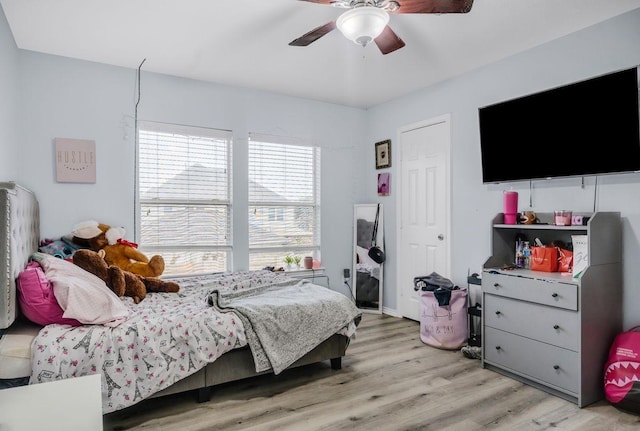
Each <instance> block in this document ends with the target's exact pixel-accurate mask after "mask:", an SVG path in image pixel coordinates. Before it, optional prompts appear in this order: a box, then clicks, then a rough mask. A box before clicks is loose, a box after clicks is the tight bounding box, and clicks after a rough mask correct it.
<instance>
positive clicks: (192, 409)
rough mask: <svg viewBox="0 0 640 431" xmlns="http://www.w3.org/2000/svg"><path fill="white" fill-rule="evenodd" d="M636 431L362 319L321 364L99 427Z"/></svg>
mask: <svg viewBox="0 0 640 431" xmlns="http://www.w3.org/2000/svg"><path fill="white" fill-rule="evenodd" d="M547 429H554V430H565V431H568V430H580V431H590V430H594V431H601V430H607V431H609V430H615V431H626V430H639V429H640V415H635V414H630V413H625V412H622V411H620V410H618V409H616V408H614V407H612V406H611V405H609V404H608V403H607V402H606V401H600V402H598V403H595V404H592V405H590V406H587V407H585V408H583V409H579V408H578V407H577V406H576V405H575V404H573V403H570V402H569V401H565V400H563V399H560V398H558V397H555V396H553V395H549V394H547V393H546V392H543V391H540V390H538V389H535V388H533V387H530V386H527V385H524V384H522V383H519V382H517V381H515V380H512V379H510V378H508V377H504V376H502V375H501V374H498V373H495V372H493V371H489V370H485V369H482V368H481V367H480V361H479V360H475V359H468V358H465V357H464V356H463V355H462V353H460V351H446V350H439V349H436V348H433V347H429V346H426V345H424V344H423V343H422V342H421V341H420V336H419V324H418V323H417V322H415V321H412V320H407V319H400V318H395V317H390V316H386V315H376V314H365V315H364V316H363V319H362V322H361V323H360V326H359V327H358V331H357V334H356V338H355V339H354V340H353V341H352V342H351V345H350V346H349V348H348V350H347V356H346V357H345V358H343V360H342V369H341V370H339V371H334V370H331V368H330V366H329V361H326V363H320V364H314V365H309V366H306V367H301V368H298V369H294V370H288V371H285V372H283V373H282V374H280V375H278V376H273V375H265V376H259V377H255V378H251V379H246V380H243V381H241V382H234V383H229V384H225V385H221V386H218V387H217V388H215V389H214V391H213V393H212V396H211V400H210V401H209V402H206V403H197V402H196V395H195V393H193V392H189V393H184V394H176V395H169V396H166V397H161V398H154V399H150V400H146V401H143V402H141V403H139V404H137V405H135V406H132V407H130V408H128V409H125V410H122V411H118V412H114V413H110V414H108V415H105V416H104V430H105V431H115V430H180V431H195V430H225V431H227V430H229V431H233V430H255V431H258V430H259V431H264V430H296V431H298V430H303V431H307V430H309V431H311V430H323V431H324V430H349V431H356V430H366V431H374V430H375V431H384V430H394V431H396V430H442V431H453V430H461V431H470V430H525V431H526V430H547Z"/></svg>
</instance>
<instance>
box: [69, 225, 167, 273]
mask: <svg viewBox="0 0 640 431" xmlns="http://www.w3.org/2000/svg"><path fill="white" fill-rule="evenodd" d="M124 234H125V230H124V228H122V227H111V226H109V225H106V224H102V223H98V222H96V221H93V220H89V221H87V222H83V223H79V224H78V225H76V227H75V229H74V231H73V241H74V242H75V243H77V244H79V245H82V246H85V247H88V248H90V249H91V250H93V251H96V252H100V251H101V250H103V258H104V259H105V260H106V261H107V264H109V265H115V266H117V267H119V268H121V269H123V270H125V271H129V272H133V273H134V274H138V275H142V276H144V277H159V276H160V275H162V273H163V272H164V259H163V257H162V256H160V255H154V256H152V257H151V258H150V259H149V258H148V257H147V256H146V255H145V254H144V253H142V252H140V251H139V250H138V249H137V247H138V245H137V244H135V243H132V242H129V241H126V240H124Z"/></svg>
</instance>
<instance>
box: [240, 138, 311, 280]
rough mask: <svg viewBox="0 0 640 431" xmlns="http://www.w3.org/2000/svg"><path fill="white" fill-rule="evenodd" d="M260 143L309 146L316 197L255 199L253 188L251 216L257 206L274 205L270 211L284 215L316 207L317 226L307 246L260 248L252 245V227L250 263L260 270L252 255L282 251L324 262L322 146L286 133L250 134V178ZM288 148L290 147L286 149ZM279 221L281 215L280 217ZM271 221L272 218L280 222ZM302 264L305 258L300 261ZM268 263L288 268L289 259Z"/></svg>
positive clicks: (250, 206)
mask: <svg viewBox="0 0 640 431" xmlns="http://www.w3.org/2000/svg"><path fill="white" fill-rule="evenodd" d="M260 143H269V144H277V145H282V146H285V147H286V146H301V147H309V148H311V150H312V160H311V166H310V168H311V169H312V172H311V178H312V182H313V184H312V186H311V188H312V197H311V199H310V200H308V201H304V202H301V203H297V202H292V201H287V200H275V201H266V200H252V197H251V191H250V192H249V201H248V211H249V219H250V218H251V211H253V210H254V208H255V207H269V206H271V207H273V209H274V211H272V212H270V215H275V214H283V213H285V212H286V209H287V208H297V207H304V208H306V207H312V208H313V216H312V220H313V223H314V226H313V228H312V231H313V233H312V244H311V245H304V246H296V245H293V244H289V245H282V246H276V245H274V246H268V247H260V246H256V245H253V244H252V239H251V230H250V229H249V232H248V235H247V236H248V238H249V265H250V269H260V267H261V266H262V265H257V266H256V264H254V263H252V256H254V255H256V254H261V253H278V254H279V255H281V256H282V258H284V256H286V255H296V256H299V257H301V258H302V259H304V257H305V256H309V255H310V256H312V257H313V258H314V260H317V261H320V259H321V244H320V237H321V205H320V204H321V201H320V195H321V189H320V183H321V177H320V169H321V165H320V157H321V154H320V147H318V146H315V145H313V144H312V143H310V142H307V141H304V140H301V139H297V138H290V137H283V136H274V135H266V134H259V133H249V148H248V162H247V163H248V165H249V166H248V169H247V170H248V175H249V180H251V177H252V168H251V159H252V156H251V154H252V145H254V144H256V145H259V144H260ZM285 151H286V150H285ZM276 220H277V217H276ZM276 220H271V221H276ZM300 265H302V261H301V262H300ZM267 266H275V267H276V268H278V267H281V266H282V267H285V262H284V261H283V259H278V260H275V261H273V262H271V263H270V264H268V265H267Z"/></svg>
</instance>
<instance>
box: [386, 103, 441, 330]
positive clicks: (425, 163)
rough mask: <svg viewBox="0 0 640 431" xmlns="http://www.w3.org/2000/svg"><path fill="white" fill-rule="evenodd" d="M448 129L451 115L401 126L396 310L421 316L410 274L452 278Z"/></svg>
mask: <svg viewBox="0 0 640 431" xmlns="http://www.w3.org/2000/svg"><path fill="white" fill-rule="evenodd" d="M450 144H451V133H450V125H449V116H448V115H446V116H442V117H437V118H434V119H432V120H429V121H426V122H422V123H419V124H414V125H412V126H409V127H406V128H404V129H402V130H401V131H400V184H399V193H398V199H399V200H400V202H398V206H397V207H398V208H399V209H400V213H399V220H400V223H399V224H398V230H399V232H398V283H397V292H398V312H399V313H400V314H401V315H402V316H404V317H407V318H409V319H414V320H420V305H419V298H420V296H419V292H416V291H415V290H414V288H413V278H414V277H416V276H420V275H429V274H431V273H432V272H437V273H438V274H440V275H442V276H444V277H447V278H449V277H450V274H449V273H450V256H449V244H450V238H449V237H450V232H449V206H450V178H449V154H450Z"/></svg>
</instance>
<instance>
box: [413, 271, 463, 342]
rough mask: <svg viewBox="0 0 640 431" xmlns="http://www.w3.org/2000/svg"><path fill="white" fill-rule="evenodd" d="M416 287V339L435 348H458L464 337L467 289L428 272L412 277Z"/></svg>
mask: <svg viewBox="0 0 640 431" xmlns="http://www.w3.org/2000/svg"><path fill="white" fill-rule="evenodd" d="M413 284H414V289H415V290H416V291H418V290H419V291H420V339H421V340H422V342H423V343H425V344H427V345H429V346H432V347H437V348H439V349H449V350H454V349H459V348H460V347H462V346H464V345H465V344H466V342H467V338H468V314H467V289H466V288H460V287H458V286H455V285H454V284H453V283H452V282H451V280H449V279H448V278H445V277H442V276H441V275H439V274H437V273H435V272H432V273H431V274H430V275H427V276H420V277H415V278H414V279H413Z"/></svg>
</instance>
